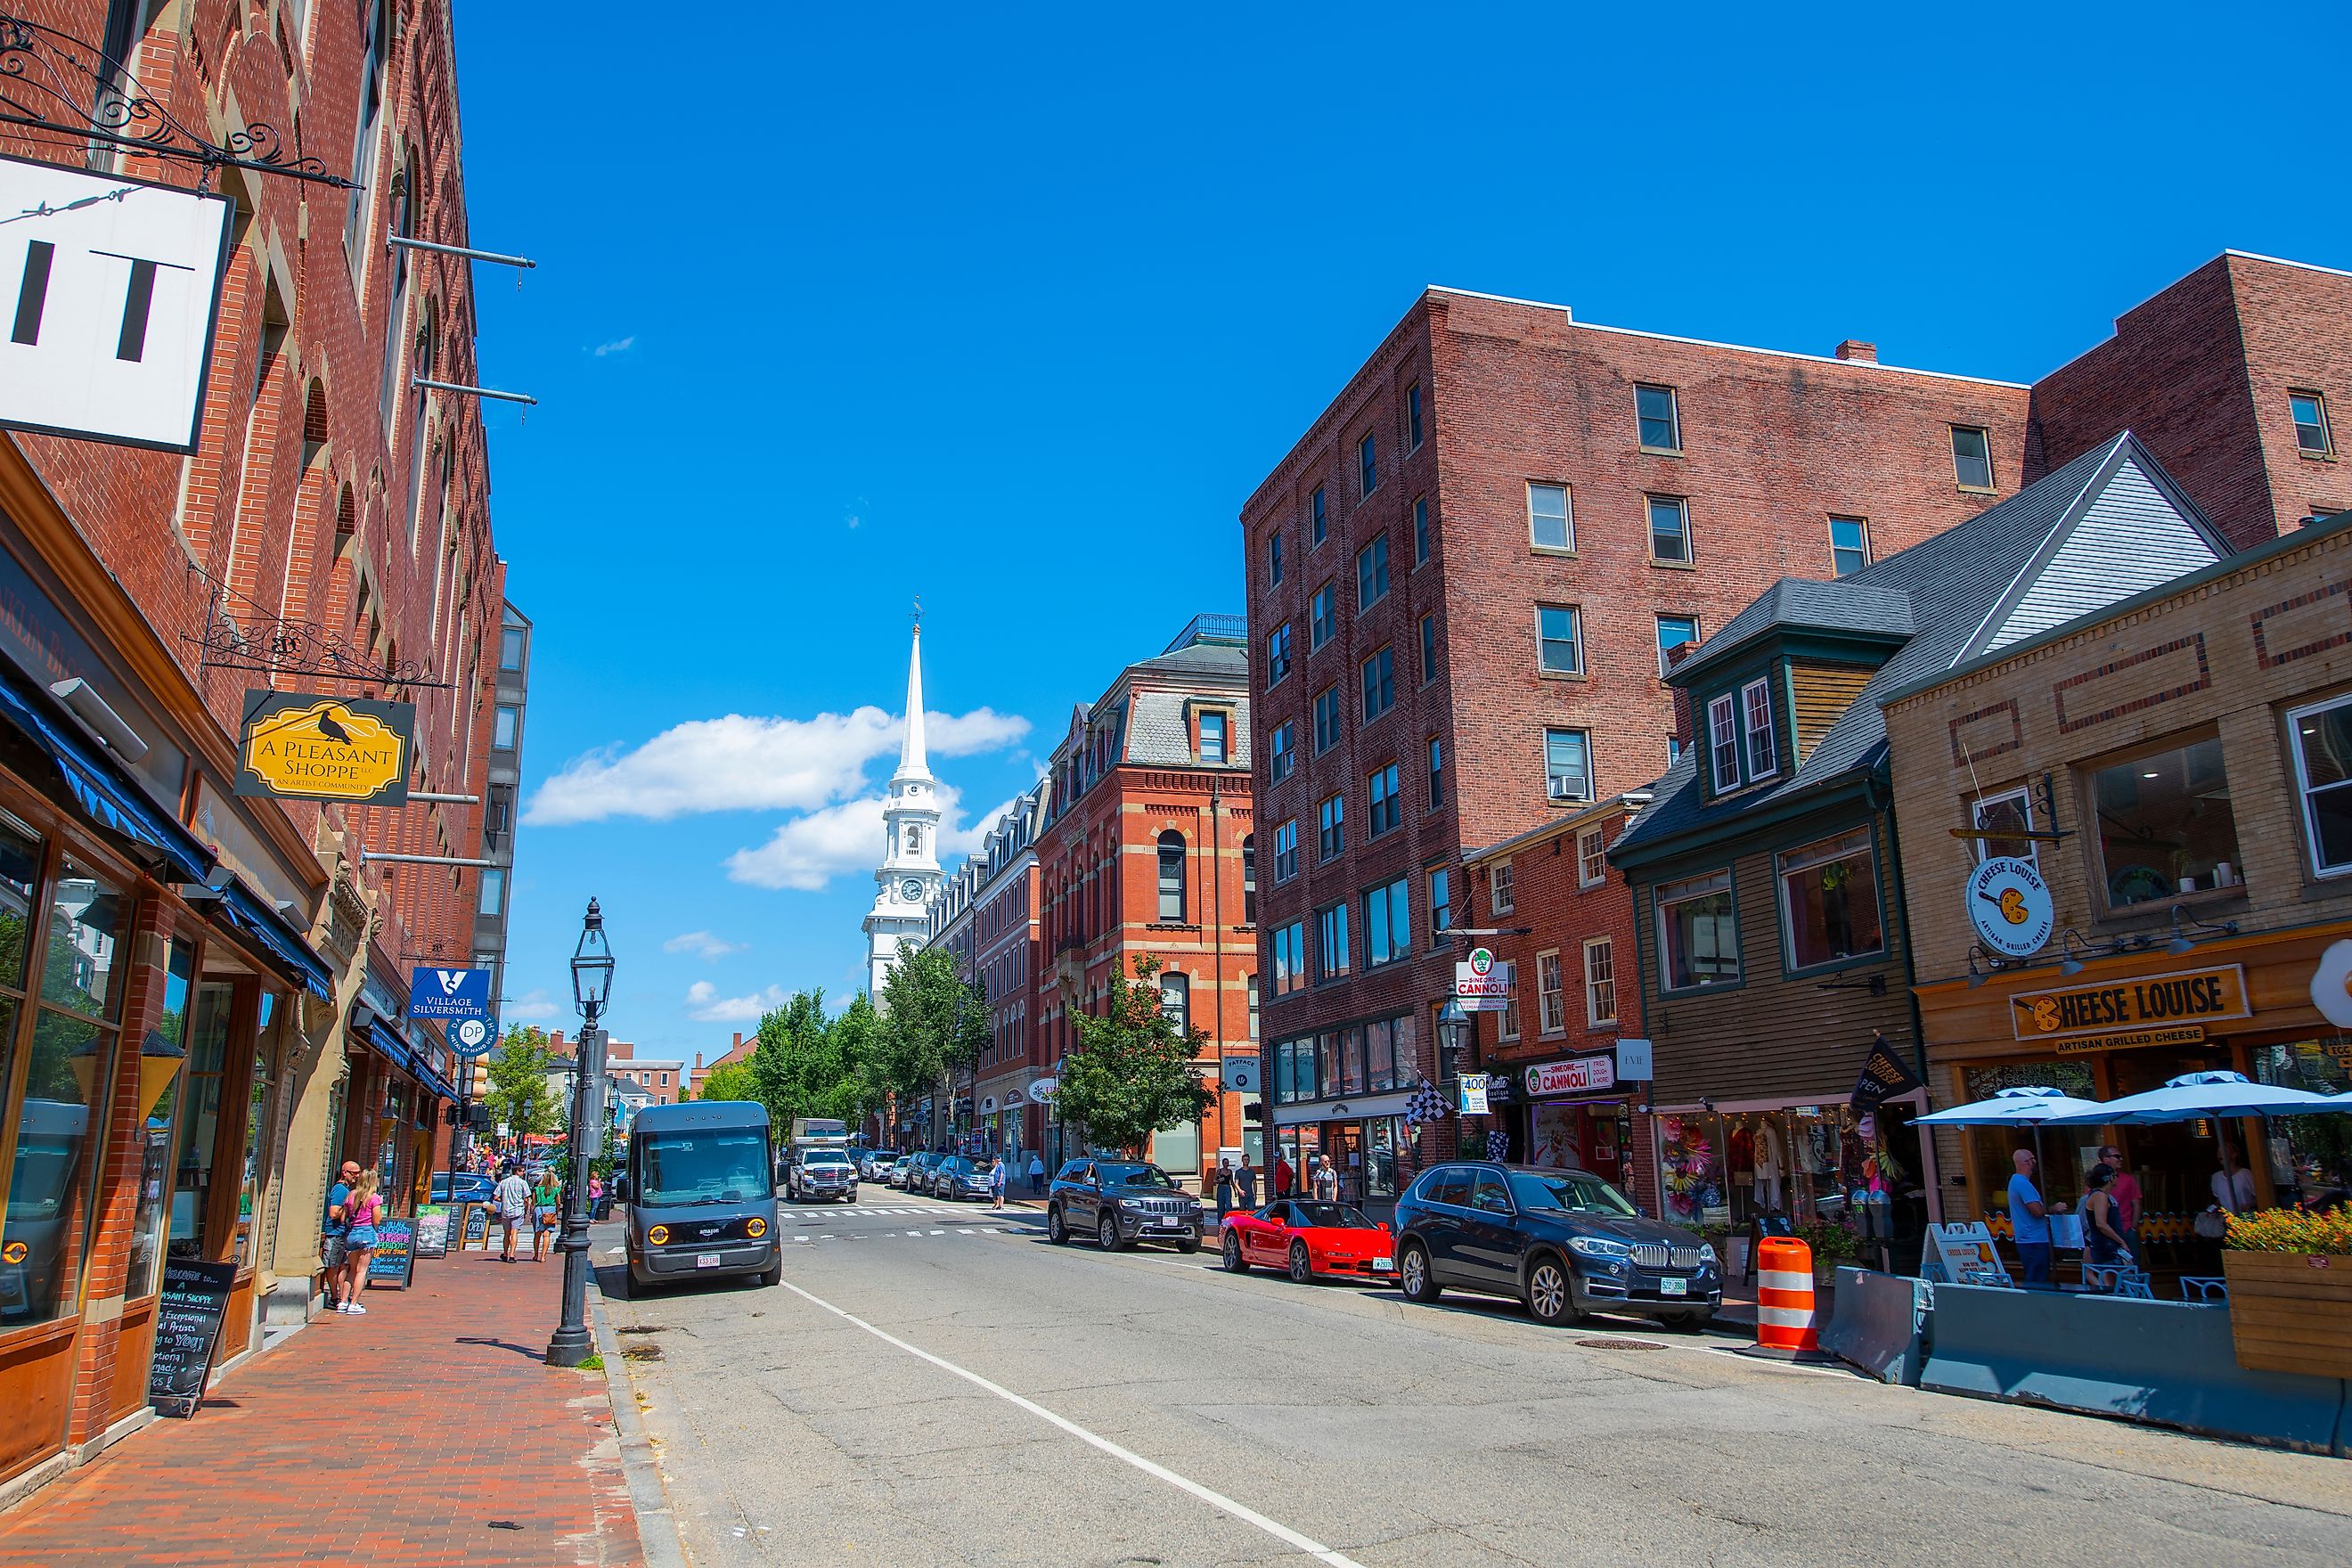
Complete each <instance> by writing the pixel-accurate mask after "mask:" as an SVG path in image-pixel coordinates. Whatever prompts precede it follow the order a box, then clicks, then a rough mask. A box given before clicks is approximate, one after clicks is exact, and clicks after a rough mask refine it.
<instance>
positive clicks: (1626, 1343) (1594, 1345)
mask: <svg viewBox="0 0 2352 1568" xmlns="http://www.w3.org/2000/svg"><path fill="white" fill-rule="evenodd" d="M1577 1343H1578V1344H1579V1345H1581V1346H1582V1347H1583V1348H1584V1349H1586V1350H1589V1351H1662V1350H1664V1349H1665V1348H1666V1347H1665V1346H1664V1345H1661V1344H1654V1343H1652V1342H1650V1341H1648V1340H1579V1341H1577ZM628 1353H630V1354H632V1355H634V1354H635V1353H636V1352H634V1351H632V1352H628Z"/></svg>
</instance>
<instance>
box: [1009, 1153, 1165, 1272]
mask: <svg viewBox="0 0 2352 1568" xmlns="http://www.w3.org/2000/svg"><path fill="white" fill-rule="evenodd" d="M1077 1233H1083V1234H1085V1235H1088V1236H1091V1237H1094V1239H1095V1245H1096V1246H1097V1247H1101V1248H1102V1249H1103V1250H1104V1251H1105V1252H1118V1251H1119V1250H1121V1249H1123V1248H1126V1247H1133V1246H1134V1245H1135V1244H1136V1243H1137V1242H1139V1241H1167V1242H1173V1243H1174V1244H1175V1247H1176V1250H1177V1251H1179V1252H1198V1251H1200V1250H1201V1200H1200V1199H1198V1198H1196V1197H1194V1196H1192V1194H1189V1193H1187V1192H1185V1191H1184V1190H1183V1189H1182V1188H1181V1187H1179V1186H1178V1185H1177V1184H1175V1183H1174V1182H1172V1181H1171V1180H1169V1177H1168V1173H1167V1172H1165V1171H1163V1170H1161V1169H1160V1167H1159V1166H1157V1165H1154V1164H1151V1163H1149V1162H1146V1161H1142V1160H1119V1159H1101V1160H1098V1159H1096V1158H1093V1157H1092V1156H1088V1157H1087V1158H1085V1159H1081V1160H1072V1161H1070V1162H1069V1163H1066V1164H1065V1165H1064V1166H1063V1167H1062V1169H1061V1171H1060V1172H1059V1173H1056V1174H1055V1177H1054V1190H1053V1192H1052V1193H1050V1194H1047V1196H1046V1199H1045V1239H1046V1240H1048V1241H1051V1242H1052V1243H1053V1244H1054V1245H1055V1246H1056V1247H1059V1246H1061V1245H1063V1244H1064V1243H1066V1242H1067V1241H1068V1240H1069V1239H1070V1237H1071V1236H1072V1235H1073V1234H1077Z"/></svg>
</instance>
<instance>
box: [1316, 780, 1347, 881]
mask: <svg viewBox="0 0 2352 1568" xmlns="http://www.w3.org/2000/svg"><path fill="white" fill-rule="evenodd" d="M1346 847H1348V801H1347V797H1346V796H1345V795H1326V796H1324V797H1323V801H1322V804H1320V805H1318V806H1317V807H1316V808H1315V858H1316V862H1317V863H1318V865H1319V864H1320V863H1322V862H1323V861H1326V860H1331V859H1336V858H1338V857H1339V852H1340V851H1341V850H1342V849H1345V848H1346Z"/></svg>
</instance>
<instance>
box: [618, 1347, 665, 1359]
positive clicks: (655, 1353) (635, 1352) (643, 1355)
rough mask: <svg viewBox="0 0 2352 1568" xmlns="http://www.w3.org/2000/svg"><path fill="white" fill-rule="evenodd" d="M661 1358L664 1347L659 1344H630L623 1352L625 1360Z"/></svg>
mask: <svg viewBox="0 0 2352 1568" xmlns="http://www.w3.org/2000/svg"><path fill="white" fill-rule="evenodd" d="M661 1358H662V1348H661V1346H659V1345H628V1346H625V1348H624V1349H623V1350H622V1352H621V1359H622V1360H623V1361H659V1360H661Z"/></svg>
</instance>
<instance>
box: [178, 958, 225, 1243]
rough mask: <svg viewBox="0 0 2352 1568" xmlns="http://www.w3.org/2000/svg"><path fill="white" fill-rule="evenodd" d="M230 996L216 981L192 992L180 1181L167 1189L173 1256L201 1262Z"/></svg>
mask: <svg viewBox="0 0 2352 1568" xmlns="http://www.w3.org/2000/svg"><path fill="white" fill-rule="evenodd" d="M232 995H233V993H232V992H231V990H230V988H229V987H228V986H227V985H226V984H222V983H220V982H217V981H215V982H212V983H210V984H203V985H199V986H197V987H196V1008H195V1014H194V1020H193V1022H192V1024H191V1026H190V1027H189V1031H188V1070H187V1072H186V1074H185V1075H184V1077H183V1078H182V1079H181V1083H180V1131H179V1146H180V1157H179V1161H178V1165H179V1179H178V1181H177V1183H176V1184H174V1186H173V1190H172V1244H171V1251H172V1256H173V1257H174V1258H205V1257H209V1256H210V1255H211V1249H210V1248H208V1247H206V1246H205V1215H207V1214H209V1213H210V1212H211V1210H212V1201H211V1200H212V1190H213V1156H214V1153H215V1149H216V1147H217V1145H218V1143H219V1141H220V1116H221V1079H222V1075H223V1074H224V1073H225V1072H226V1069H227V1067H228V1057H229V1051H228V1018H229V1005H230V1001H231V998H232Z"/></svg>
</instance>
